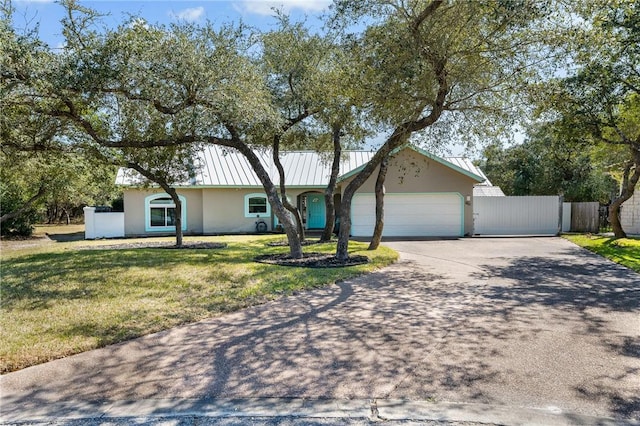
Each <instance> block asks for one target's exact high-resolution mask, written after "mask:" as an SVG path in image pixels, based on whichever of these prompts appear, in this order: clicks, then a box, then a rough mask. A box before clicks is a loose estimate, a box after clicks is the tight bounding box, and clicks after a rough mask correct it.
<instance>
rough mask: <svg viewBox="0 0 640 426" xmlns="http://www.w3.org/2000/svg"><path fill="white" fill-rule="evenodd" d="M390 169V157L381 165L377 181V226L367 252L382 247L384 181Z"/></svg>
mask: <svg viewBox="0 0 640 426" xmlns="http://www.w3.org/2000/svg"><path fill="white" fill-rule="evenodd" d="M388 168H389V157H385V158H384V159H383V160H382V162H381V163H380V170H378V178H377V179H376V226H375V228H374V229H373V236H372V237H371V242H370V243H369V247H368V248H367V250H375V249H377V248H378V246H380V240H382V230H383V229H384V180H385V178H386V176H387V169H388Z"/></svg>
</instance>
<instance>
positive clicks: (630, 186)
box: [609, 148, 640, 238]
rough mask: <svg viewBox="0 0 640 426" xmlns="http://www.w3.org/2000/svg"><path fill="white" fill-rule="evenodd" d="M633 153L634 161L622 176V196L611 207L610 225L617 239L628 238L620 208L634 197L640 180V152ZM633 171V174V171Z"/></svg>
mask: <svg viewBox="0 0 640 426" xmlns="http://www.w3.org/2000/svg"><path fill="white" fill-rule="evenodd" d="M632 151H633V156H634V161H630V162H629V163H627V165H626V166H625V168H624V173H623V175H622V185H621V186H620V195H619V196H618V197H617V198H616V199H615V200H613V202H612V203H611V205H610V206H609V223H611V228H612V229H613V235H614V236H615V237H616V238H627V233H626V232H625V231H624V229H623V228H622V224H621V223H620V207H622V204H623V203H624V202H625V201H627V200H628V199H629V198H631V197H632V196H633V193H634V191H635V187H636V185H637V184H638V180H639V179H640V151H637V152H636V151H634V150H633V148H632ZM632 169H633V174H631V170H632Z"/></svg>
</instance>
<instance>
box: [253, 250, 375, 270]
mask: <svg viewBox="0 0 640 426" xmlns="http://www.w3.org/2000/svg"><path fill="white" fill-rule="evenodd" d="M255 261H256V262H260V263H269V264H272V265H280V266H299V267H302V268H343V267H345V266H355V265H364V264H365V263H369V258H368V257H367V256H362V255H355V256H350V257H349V259H347V261H346V262H341V261H339V260H338V259H336V257H335V255H333V254H326V253H313V252H312V253H304V254H303V257H302V259H293V258H291V256H290V255H289V254H265V255H262V256H258V257H256V258H255Z"/></svg>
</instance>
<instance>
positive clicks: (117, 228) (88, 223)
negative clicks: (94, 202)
mask: <svg viewBox="0 0 640 426" xmlns="http://www.w3.org/2000/svg"><path fill="white" fill-rule="evenodd" d="M83 210H84V238H85V239H86V240H93V239H96V238H119V237H124V213H96V208H95V207H85V208H84V209H83Z"/></svg>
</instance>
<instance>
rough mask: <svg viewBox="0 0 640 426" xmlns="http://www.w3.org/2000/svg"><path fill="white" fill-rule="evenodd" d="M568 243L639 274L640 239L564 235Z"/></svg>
mask: <svg viewBox="0 0 640 426" xmlns="http://www.w3.org/2000/svg"><path fill="white" fill-rule="evenodd" d="M564 237H565V238H566V239H568V240H569V241H571V242H573V243H575V244H577V245H579V246H581V247H584V248H586V249H587V250H590V251H592V252H594V253H598V254H599V255H601V256H604V257H606V258H607V259H611V260H613V261H614V262H616V263H619V264H621V265H624V266H626V267H627V268H631V269H633V270H634V271H636V272H640V239H638V238H620V239H618V240H616V239H615V238H613V237H604V236H601V235H565V236H564Z"/></svg>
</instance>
